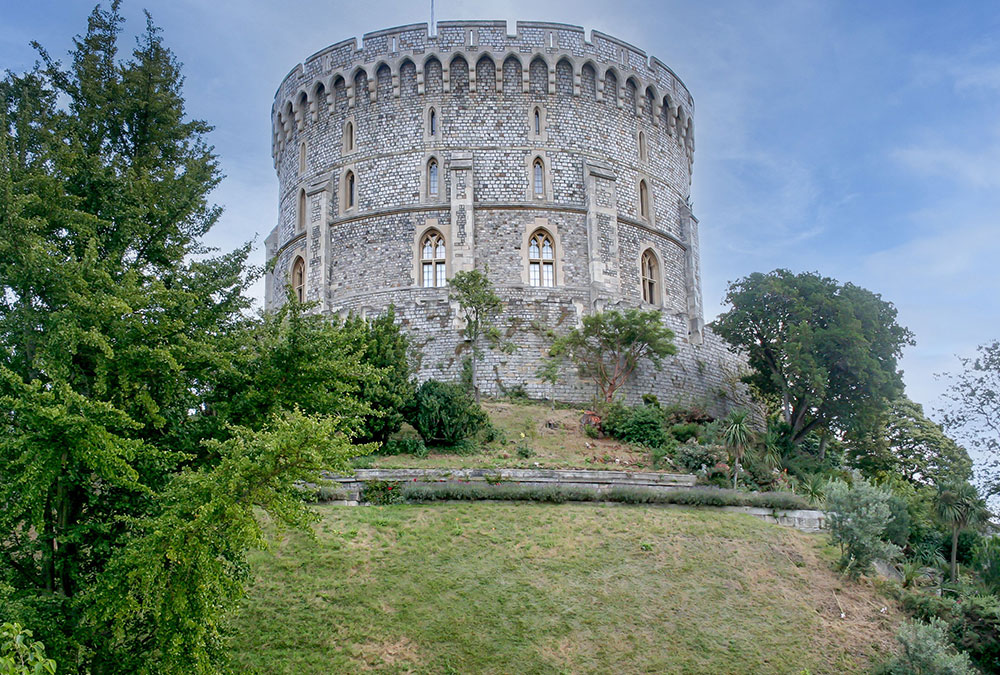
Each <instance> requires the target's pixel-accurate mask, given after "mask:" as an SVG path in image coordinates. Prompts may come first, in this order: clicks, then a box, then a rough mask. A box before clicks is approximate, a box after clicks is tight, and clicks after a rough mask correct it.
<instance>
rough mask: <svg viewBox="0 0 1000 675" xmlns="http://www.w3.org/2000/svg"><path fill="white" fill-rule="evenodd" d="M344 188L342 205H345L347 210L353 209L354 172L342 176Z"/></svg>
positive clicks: (354, 192) (354, 191) (355, 186)
mask: <svg viewBox="0 0 1000 675" xmlns="http://www.w3.org/2000/svg"><path fill="white" fill-rule="evenodd" d="M344 181H345V186H344V203H346V204H347V208H349V209H353V208H354V203H355V201H356V200H357V189H358V188H357V185H356V184H355V183H356V181H355V180H354V172H353V171H348V172H347V175H346V176H344Z"/></svg>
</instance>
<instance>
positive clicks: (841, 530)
mask: <svg viewBox="0 0 1000 675" xmlns="http://www.w3.org/2000/svg"><path fill="white" fill-rule="evenodd" d="M889 498H890V495H889V493H888V492H886V491H885V490H881V489H879V488H877V487H875V486H874V485H872V484H871V483H869V482H868V481H866V480H864V479H863V478H861V477H860V476H858V477H857V478H856V479H855V481H854V485H851V486H848V485H847V484H846V483H844V482H843V481H839V480H838V481H833V482H832V483H830V485H829V487H828V488H827V491H826V506H827V510H828V515H827V524H828V526H829V528H830V538H831V540H832V541H833V543H835V544H838V545H839V546H840V561H839V566H840V568H841V570H843V571H844V572H846V573H848V574H849V575H850V576H852V577H857V576H858V575H860V574H864V573H866V572H868V571H869V570H870V569H871V566H872V563H873V562H875V561H876V560H891V559H893V558H895V557H896V556H897V555H898V554H899V548H898V547H897V546H896V545H895V544H893V543H891V542H889V541H887V540H886V525H887V523H888V522H889V517H890V515H891V511H890V508H889Z"/></svg>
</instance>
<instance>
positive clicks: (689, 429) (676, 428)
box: [670, 422, 701, 443]
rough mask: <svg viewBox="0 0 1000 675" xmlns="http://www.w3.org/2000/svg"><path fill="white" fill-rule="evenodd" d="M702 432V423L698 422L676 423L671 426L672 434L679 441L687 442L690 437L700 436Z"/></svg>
mask: <svg viewBox="0 0 1000 675" xmlns="http://www.w3.org/2000/svg"><path fill="white" fill-rule="evenodd" d="M700 433H701V425H700V424H698V423H696V422H687V423H685V424H675V425H673V426H672V427H670V435H671V436H673V437H674V438H676V439H677V442H678V443H687V442H688V439H691V438H698V434H700Z"/></svg>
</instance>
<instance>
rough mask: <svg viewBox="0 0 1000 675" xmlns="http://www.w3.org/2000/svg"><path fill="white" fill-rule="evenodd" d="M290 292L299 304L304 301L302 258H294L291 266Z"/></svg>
mask: <svg viewBox="0 0 1000 675" xmlns="http://www.w3.org/2000/svg"><path fill="white" fill-rule="evenodd" d="M292 290H293V291H294V293H295V297H296V298H298V301H299V302H305V299H306V263H305V261H304V260H303V259H302V258H296V259H295V264H293V265H292Z"/></svg>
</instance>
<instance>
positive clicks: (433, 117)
mask: <svg viewBox="0 0 1000 675" xmlns="http://www.w3.org/2000/svg"><path fill="white" fill-rule="evenodd" d="M437 120H438V118H437V111H436V110H434V108H431V110H430V112H429V113H428V114H427V127H428V129H430V133H431V136H437V132H438V121H437Z"/></svg>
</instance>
